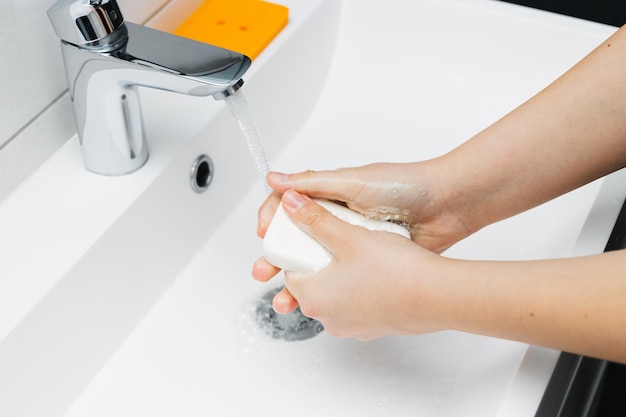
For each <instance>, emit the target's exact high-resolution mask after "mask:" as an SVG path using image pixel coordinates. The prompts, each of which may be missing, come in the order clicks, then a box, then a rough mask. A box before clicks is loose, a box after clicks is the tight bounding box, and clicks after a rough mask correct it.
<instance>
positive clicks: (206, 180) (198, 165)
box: [190, 155, 213, 193]
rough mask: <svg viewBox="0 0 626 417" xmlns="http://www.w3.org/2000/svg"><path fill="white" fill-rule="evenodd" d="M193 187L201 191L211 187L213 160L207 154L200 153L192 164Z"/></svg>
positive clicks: (191, 178) (191, 177) (196, 190)
mask: <svg viewBox="0 0 626 417" xmlns="http://www.w3.org/2000/svg"><path fill="white" fill-rule="evenodd" d="M190 180H191V189H192V190H194V191H195V192H197V193H201V192H204V191H206V190H207V188H209V184H211V181H212V180H213V161H211V158H209V157H208V156H207V155H200V156H199V157H197V158H196V160H195V161H194V162H193V164H192V165H191V174H190Z"/></svg>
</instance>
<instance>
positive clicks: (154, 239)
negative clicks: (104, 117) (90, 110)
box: [0, 0, 624, 417]
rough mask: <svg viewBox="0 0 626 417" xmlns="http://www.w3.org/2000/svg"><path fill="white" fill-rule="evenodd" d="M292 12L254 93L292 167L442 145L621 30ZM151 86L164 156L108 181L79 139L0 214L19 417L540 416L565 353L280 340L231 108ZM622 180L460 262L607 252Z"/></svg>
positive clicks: (14, 410)
mask: <svg viewBox="0 0 626 417" xmlns="http://www.w3.org/2000/svg"><path fill="white" fill-rule="evenodd" d="M282 3H283V4H286V5H288V6H289V7H290V9H291V14H290V16H291V20H290V24H289V25H288V27H287V28H286V29H285V30H284V31H283V32H282V33H281V35H280V36H279V38H277V39H276V40H275V41H274V42H273V43H272V45H271V46H270V47H269V48H268V49H267V50H266V52H265V53H264V54H263V55H262V56H261V57H259V58H258V59H257V61H255V63H254V64H253V68H252V69H251V71H250V73H249V74H248V75H247V76H246V77H245V79H246V85H245V86H244V88H243V91H244V92H245V94H246V96H247V98H248V101H249V103H250V106H251V109H252V113H253V114H254V116H255V118H256V120H257V124H258V125H259V129H260V131H261V133H262V135H263V138H264V142H265V145H266V147H267V152H268V154H269V156H270V164H271V165H272V167H273V168H274V169H279V170H284V171H299V170H303V169H324V168H335V167H339V166H348V165H360V164H364V163H369V162H374V161H382V160H386V161H412V160H419V159H426V158H430V157H434V156H437V155H440V154H441V153H443V152H446V151H448V150H450V149H452V148H453V147H455V146H457V145H458V144H460V143H461V142H463V141H464V140H466V139H467V138H469V137H470V136H472V135H473V134H474V133H476V132H477V131H479V130H480V129H482V128H484V127H486V126H487V125H489V124H490V123H492V122H493V121H495V120H496V119H497V118H498V117H500V116H502V115H504V114H505V113H506V112H507V111H509V110H511V109H512V108H514V107H515V106H516V105H518V104H520V103H521V102H522V101H523V100H525V99H527V98H529V97H530V96H531V95H532V94H534V93H535V92H537V91H538V90H539V89H541V88H542V87H544V86H545V85H547V84H548V83H549V82H550V81H552V80H553V79H554V78H556V77H557V76H558V75H559V74H560V73H562V72H563V71H565V70H566V69H567V68H569V67H570V66H571V65H573V64H574V63H575V62H576V61H577V60H578V59H580V58H581V57H582V56H584V55H585V54H586V53H588V52H589V51H590V50H591V49H592V48H593V47H594V46H595V45H597V44H599V43H600V42H601V41H602V40H603V39H605V38H606V37H607V36H609V35H610V33H612V32H613V31H614V30H615V28H611V27H607V26H602V25H598V24H592V23H588V22H583V21H579V20H576V19H570V18H565V17H561V16H556V15H551V14H548V13H544V12H537V11H532V10H528V9H525V8H521V7H517V6H511V5H508V4H501V3H498V2H494V1H489V0H463V1H461V0H419V1H418V0H406V1H400V0H393V1H388V2H386V3H384V5H383V4H382V3H380V2H374V1H370V0H358V1H357V0H346V1H343V2H339V1H337V0H307V1H304V0H288V1H282ZM337 29H338V30H337ZM331 58H332V59H331ZM143 94H144V102H145V103H147V105H146V109H145V118H146V127H147V129H148V134H149V142H150V148H151V152H152V156H151V159H150V160H149V162H148V164H147V165H146V166H145V167H144V168H142V169H141V170H140V171H138V172H137V173H134V174H132V175H129V176H125V177H119V178H107V177H101V176H96V175H94V174H90V173H88V172H86V171H85V170H84V169H83V168H82V161H81V159H80V153H79V145H78V143H77V140H76V139H75V138H74V139H73V140H72V141H70V143H69V144H68V145H67V146H66V147H65V148H64V149H62V150H61V151H59V152H58V153H57V154H56V155H54V156H53V158H51V160H50V161H49V162H48V163H47V164H46V165H45V166H43V167H42V168H41V170H40V171H39V172H37V173H36V174H35V175H34V176H33V177H32V179H31V180H30V181H29V182H28V183H27V184H25V185H24V186H23V187H22V188H21V189H20V190H18V192H16V193H15V194H14V195H13V196H12V197H11V198H10V199H8V200H7V201H6V202H5V203H4V204H3V205H2V206H0V230H2V234H1V236H0V253H2V255H3V262H2V263H1V264H0V277H1V279H0V415H7V416H9V415H10V416H12V417H18V416H28V417H38V416H46V417H50V416H65V417H79V416H80V417H84V416H129V417H131V416H132V417H137V416H151V417H157V416H172V415H177V416H194V417H195V416H216V415H219V416H231V415H232V416H242V415H257V416H270V415H272V416H283V415H284V416H292V415H294V414H295V415H299V416H320V415H348V414H349V415H361V416H368V415H372V416H377V415H392V416H405V415H406V416H409V415H411V416H413V415H428V416H443V415H446V416H448V415H463V416H468V415H474V416H495V415H506V416H511V415H520V416H522V415H525V416H531V415H533V414H534V409H536V407H537V404H538V401H539V400H540V398H541V394H542V392H543V389H545V385H546V383H547V378H548V377H549V375H550V372H551V367H552V366H553V364H554V360H555V358H556V354H557V353H556V352H553V351H549V350H545V349H540V348H535V347H529V346H527V345H525V344H521V343H515V342H510V341H504V340H499V339H493V338H486V337H481V336H475V335H469V334H463V333H457V332H441V333H436V334H429V335H422V336H414V337H390V338H385V339H381V340H376V341H372V342H368V343H362V342H357V341H353V340H341V339H334V338H331V337H329V336H328V335H326V334H325V333H322V334H320V335H318V336H317V337H315V338H313V339H310V340H308V341H302V342H285V341H277V340H273V339H271V338H269V337H268V336H266V335H265V334H264V333H263V332H262V331H261V330H260V329H259V328H258V326H257V325H256V322H255V319H254V309H255V306H256V302H257V300H258V298H259V297H260V296H261V295H263V294H264V293H265V292H266V291H268V290H270V289H271V288H274V287H275V286H276V285H277V283H275V282H274V283H269V284H259V283H257V282H255V281H253V280H252V279H251V278H250V269H251V265H252V262H253V261H254V260H255V259H256V258H257V257H258V256H259V254H260V242H259V241H258V239H257V238H256V236H255V227H256V210H257V208H258V205H259V204H260V203H261V202H262V200H263V198H264V197H263V194H264V191H263V187H262V185H261V184H260V182H259V181H258V175H257V173H256V172H255V171H254V166H253V163H252V160H251V158H250V156H249V154H248V153H247V149H246V146H245V141H244V139H243V138H242V135H241V133H240V132H239V131H238V128H237V125H236V123H235V122H234V121H233V120H232V119H231V117H230V115H229V114H228V111H226V110H224V107H223V106H224V104H223V103H222V102H215V101H213V100H211V99H206V98H204V99H199V98H189V97H180V96H175V95H172V94H167V93H163V92H154V91H146V92H144V93H143ZM201 154H207V155H209V156H210V157H211V158H212V160H213V162H214V165H215V173H214V180H213V183H212V184H211V186H210V187H209V189H208V191H207V192H205V193H203V194H196V193H194V192H193V191H192V190H191V188H190V186H189V168H190V166H191V164H192V162H193V160H194V159H195V158H196V157H197V156H198V155H201ZM476 163H480V161H476ZM622 177H623V175H622V173H618V174H615V175H614V176H612V177H608V178H607V179H605V180H602V181H597V182H595V183H593V184H590V185H588V186H586V187H584V188H582V189H580V190H578V191H576V192H574V193H571V194H569V195H567V196H564V197H562V198H560V199H557V200H555V201H553V202H551V203H549V204H547V205H545V206H542V207H540V208H537V209H535V210H532V211H530V212H528V213H525V214H523V215H520V216H517V217H515V218H513V219H510V220H507V221H505V222H501V223H499V224H497V225H494V226H492V227H489V228H487V229H485V230H483V231H481V232H480V233H478V234H476V235H475V236H472V237H471V238H469V239H467V240H466V241H464V242H462V243H460V244H459V245H457V246H455V247H454V248H452V249H451V250H450V251H449V252H448V253H447V254H446V255H447V256H453V257H463V258H485V259H529V258H539V257H558V256H569V255H572V254H582V253H592V252H600V251H602V249H603V246H604V242H605V241H606V238H607V237H608V234H609V232H610V228H611V225H612V222H613V221H614V219H615V218H616V217H617V212H618V210H619V207H620V204H621V201H622V199H623V197H624V196H623V192H622V190H620V189H619V186H618V185H619V182H620V181H622V180H623V178H622Z"/></svg>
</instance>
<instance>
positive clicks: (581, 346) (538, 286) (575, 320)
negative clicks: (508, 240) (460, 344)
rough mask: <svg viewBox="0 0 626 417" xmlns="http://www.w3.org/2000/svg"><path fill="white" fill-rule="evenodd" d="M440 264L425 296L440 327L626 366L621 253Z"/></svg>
mask: <svg viewBox="0 0 626 417" xmlns="http://www.w3.org/2000/svg"><path fill="white" fill-rule="evenodd" d="M442 261H443V262H444V263H445V266H444V267H443V268H438V269H437V272H438V276H437V277H436V278H434V279H433V280H432V281H431V282H430V284H429V286H430V291H429V290H428V289H427V290H426V292H427V293H428V294H429V296H432V297H433V298H432V301H434V302H433V304H432V305H434V306H437V307H436V308H437V310H438V311H435V314H436V315H437V316H438V317H440V318H441V319H442V321H443V323H442V327H443V328H452V329H457V330H462V331H468V332H474V333H479V334H485V335H491V336H496V337H501V338H507V339H512V340H519V341H524V342H528V343H532V344H538V345H542V346H548V347H552V348H556V349H559V350H565V351H570V352H574V353H580V354H585V355H589V356H595V357H601V358H605V359H610V360H614V361H619V362H624V363H626V302H625V301H626V280H625V279H624V277H625V276H626V252H624V251H618V252H610V253H605V254H602V255H595V256H589V257H582V258H573V259H563V260H545V261H522V262H482V261H459V260H451V259H442ZM417 308H419V307H417Z"/></svg>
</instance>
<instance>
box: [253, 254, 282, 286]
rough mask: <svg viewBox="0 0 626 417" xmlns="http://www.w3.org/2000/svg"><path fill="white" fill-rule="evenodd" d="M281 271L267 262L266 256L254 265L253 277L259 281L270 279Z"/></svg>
mask: <svg viewBox="0 0 626 417" xmlns="http://www.w3.org/2000/svg"><path fill="white" fill-rule="evenodd" d="M279 272H280V269H279V268H277V267H275V266H274V265H272V264H270V263H269V262H267V260H266V259H265V258H259V259H257V260H256V262H254V264H253V265H252V277H253V278H254V279H256V280H257V281H261V282H266V281H269V280H270V279H272V278H273V277H274V276H275V275H276V274H278V273H279Z"/></svg>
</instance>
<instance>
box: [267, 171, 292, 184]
mask: <svg viewBox="0 0 626 417" xmlns="http://www.w3.org/2000/svg"><path fill="white" fill-rule="evenodd" d="M288 180H289V176H288V175H287V174H283V173H282V172H274V171H272V172H269V173H268V174H267V182H268V183H269V182H273V183H276V184H283V183H286V182H288Z"/></svg>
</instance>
